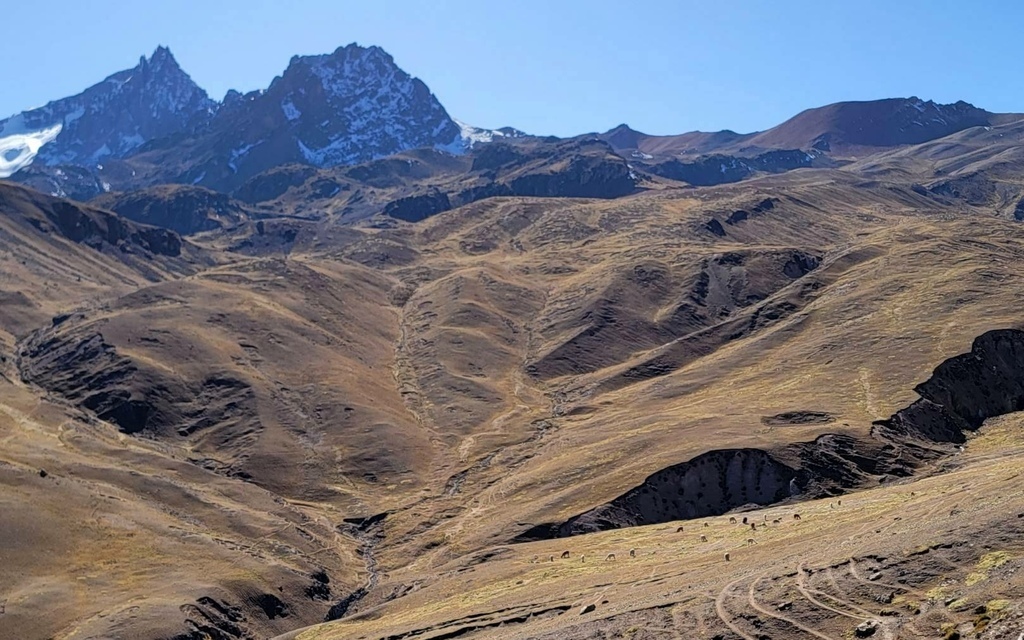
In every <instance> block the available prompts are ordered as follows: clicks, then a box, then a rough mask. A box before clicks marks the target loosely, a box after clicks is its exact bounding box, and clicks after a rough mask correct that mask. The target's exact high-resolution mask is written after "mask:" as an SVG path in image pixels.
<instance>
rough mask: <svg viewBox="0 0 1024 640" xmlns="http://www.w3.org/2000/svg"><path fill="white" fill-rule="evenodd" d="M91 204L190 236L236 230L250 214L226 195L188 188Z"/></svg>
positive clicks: (170, 188) (151, 190) (107, 196)
mask: <svg viewBox="0 0 1024 640" xmlns="http://www.w3.org/2000/svg"><path fill="white" fill-rule="evenodd" d="M92 204H95V205H96V206H99V207H103V208H104V209H110V210H111V211H114V212H115V213H117V214H119V215H122V216H124V217H125V218H128V219H129V220H134V221H136V222H141V223H143V224H148V225H154V226H157V227H163V228H165V229H171V230H172V231H176V232H177V233H179V234H181V235H190V234H193V233H199V232H201V231H211V230H213V229H226V228H231V227H234V226H237V225H238V224H239V223H241V222H242V221H244V220H246V219H248V217H249V212H248V211H246V209H245V208H244V207H242V206H241V205H240V203H238V202H235V201H233V200H232V199H231V198H229V197H228V196H227V195H225V194H222V193H217V192H216V191H211V190H209V189H204V188H202V187H192V186H185V185H164V186H160V187H151V188H148V189H142V190H140V191H132V192H128V193H108V194H104V195H102V196H100V197H98V198H96V199H95V200H93V201H92Z"/></svg>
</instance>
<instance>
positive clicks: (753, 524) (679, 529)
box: [531, 500, 899, 563]
mask: <svg viewBox="0 0 1024 640" xmlns="http://www.w3.org/2000/svg"><path fill="white" fill-rule="evenodd" d="M837 504H838V505H840V506H841V505H842V504H843V501H842V500H838V501H837ZM829 507H830V508H832V509H834V508H835V505H834V504H833V503H831V502H830V503H829ZM793 519H794V520H800V519H801V518H800V514H799V513H794V514H793ZM898 519H899V518H897V520H898ZM781 523H782V519H781V518H775V519H773V520H772V524H781ZM729 524H736V518H735V517H734V516H730V517H729ZM743 524H744V525H746V524H748V518H747V517H746V516H744V517H743ZM749 524H750V530H751V531H757V523H756V522H749ZM704 526H705V527H710V526H711V525H710V524H708V523H707V522H705V523H704ZM762 526H764V527H767V526H768V515H767V514H765V515H764V522H763V524H762ZM682 532H683V527H682V526H679V527H677V528H676V533H682ZM700 541H701V542H707V541H708V537H707V536H706V535H701V536H700ZM752 544H757V540H755V539H753V538H747V545H748V546H749V545H752ZM653 553H654V552H652V554H653ZM570 555H571V554H570V552H569V551H568V550H566V551H563V552H562V555H561V556H560V557H561V558H562V559H563V560H565V559H567V558H569V557H570ZM629 557H630V558H635V557H636V549H630V550H629ZM604 559H605V561H606V562H614V561H615V554H614V553H609V554H608V555H606V556H605V558H604ZM730 560H731V558H730V556H729V554H728V553H726V554H725V561H726V562H729V561H730ZM548 561H549V562H554V561H555V556H553V555H552V556H548ZM586 561H587V556H586V555H585V554H581V555H580V562H581V563H585V562H586ZM531 562H534V563H536V562H539V556H533V560H531Z"/></svg>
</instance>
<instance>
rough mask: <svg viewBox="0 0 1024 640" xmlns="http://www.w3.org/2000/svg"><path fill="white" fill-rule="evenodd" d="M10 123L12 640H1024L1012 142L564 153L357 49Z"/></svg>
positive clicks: (733, 139) (759, 140)
mask: <svg viewBox="0 0 1024 640" xmlns="http://www.w3.org/2000/svg"><path fill="white" fill-rule="evenodd" d="M171 98H173V99H171ZM106 105H111V106H110V108H109V110H108V109H107V107H106ZM155 107H160V108H159V109H155V110H154V108H155ZM79 111H81V113H79ZM147 114H149V115H147ZM0 126H2V127H3V128H2V129H0V154H2V153H5V151H4V149H5V148H6V150H7V151H8V152H11V153H7V154H6V155H4V158H5V160H4V161H5V162H6V163H7V164H6V165H4V166H3V167H0V169H3V170H5V171H6V170H8V169H11V170H12V171H11V173H12V175H11V176H10V177H11V179H12V181H10V182H7V181H4V182H0V445H2V446H0V487H2V489H0V513H2V516H0V640H7V639H10V640H15V639H17V640H25V639H35V638H40V639H43V638H60V639H62V640H86V639H90V638H139V639H141V640H211V639H212V640H266V639H270V638H275V639H277V640H296V639H301V640H314V639H321V640H343V639H344V640H348V639H349V638H358V639H361V640H399V639H407V640H413V639H417V640H442V639H446V638H447V639H450V638H464V639H469V638H513V639H515V638H520V639H523V640H525V639H527V638H539V639H545V640H548V639H550V640H555V639H556V638H557V639H559V640H594V639H604V638H608V639H611V638H629V639H631V640H642V639H648V638H649V639H655V638H669V637H671V638H693V637H697V638H716V639H719V640H736V639H737V638H738V639H739V640H762V639H765V638H799V639H803V638H819V639H828V640H839V639H840V638H857V637H874V638H886V639H892V640H896V639H898V638H899V639H912V640H916V639H924V638H936V637H941V638H945V639H946V640H953V639H955V638H967V637H973V638H980V639H981V640H994V639H996V638H1000V639H1001V638H1015V637H1017V634H1019V628H1018V627H1019V625H1020V623H1021V621H1022V620H1024V604H1022V603H1024V583H1022V581H1021V578H1020V576H1019V575H1018V574H1020V575H1024V572H1022V571H1020V569H1021V568H1022V567H1024V546H1022V545H1021V542H1020V540H1021V534H1022V533H1024V499H1022V498H1021V496H1020V492H1019V491H1017V490H1016V486H1017V484H1018V481H1019V477H1020V474H1021V472H1022V471H1024V435H1022V433H1024V432H1022V430H1021V427H1022V426H1024V418H1022V413H1021V411H1022V410H1024V320H1022V317H1021V312H1020V309H1021V301H1022V294H1021V292H1022V291H1024V274H1022V273H1021V269H1020V264H1021V263H1022V262H1024V243H1022V239H1024V227H1022V226H1021V222H1022V221H1024V156H1022V153H1021V148H1022V147H1021V141H1022V139H1024V120H1020V119H1019V118H1018V117H1017V116H1015V115H1013V114H993V113H990V112H987V111H984V110H982V109H978V108H975V107H973V106H971V105H969V104H967V103H964V102H958V103H955V104H951V105H940V104H935V103H932V102H925V101H921V100H918V99H916V98H909V99H903V98H899V99H892V100H879V101H870V102H856V103H854V102H850V103H839V104H834V105H828V106H825V107H820V108H816V109H810V110H807V111H804V112H802V113H800V114H798V115H796V116H795V117H794V118H791V119H790V120H788V121H786V122H785V123H783V124H781V125H779V126H777V127H775V128H772V129H769V130H767V131H764V132H759V133H753V134H736V133H734V132H731V131H723V132H718V133H701V132H696V133H690V134H683V135H680V136H648V135H646V134H642V133H640V132H637V131H634V130H632V129H630V128H628V127H627V126H625V125H622V126H620V127H617V128H616V129H614V130H612V131H610V132H607V133H605V134H588V135H582V136H577V137H572V138H567V139H559V138H554V137H550V138H540V137H535V136H530V135H527V134H524V133H523V132H520V131H517V130H515V129H512V128H507V127H506V128H502V129H496V130H486V129H480V128H477V127H472V126H470V125H467V124H465V123H461V122H458V121H456V120H455V119H453V118H451V117H450V116H449V114H448V113H447V111H446V110H445V108H444V107H443V106H442V105H441V103H440V101H438V100H437V98H436V97H435V96H433V94H432V93H431V92H430V90H429V89H428V88H427V86H426V85H425V84H424V83H423V82H422V81H420V80H418V79H416V78H414V77H412V76H410V75H409V74H407V73H405V72H404V71H402V70H401V69H400V68H399V67H398V66H397V65H396V64H395V61H394V60H393V59H392V58H391V57H390V56H389V55H388V54H387V53H385V52H384V51H383V50H381V49H379V48H377V47H361V46H359V45H355V44H353V45H349V46H347V47H341V48H339V49H337V50H336V51H334V52H333V53H330V54H326V55H317V56H296V57H294V58H292V60H291V61H290V62H289V64H288V66H287V68H286V69H285V71H284V72H283V73H282V74H281V75H280V76H279V77H278V78H276V79H275V80H274V81H273V82H272V83H271V84H270V85H269V87H268V88H266V89H265V90H261V91H255V92H252V93H249V94H246V95H242V94H238V93H237V92H232V93H229V94H228V96H226V97H225V99H224V100H223V101H221V102H215V101H212V100H210V99H209V98H207V97H206V94H205V93H204V92H202V90H201V89H199V88H198V87H197V86H195V85H194V84H192V82H191V80H190V79H189V78H188V76H187V75H186V74H185V73H184V71H183V70H181V69H180V67H178V65H177V63H176V62H175V61H174V58H173V56H171V54H170V51H169V50H167V49H165V48H160V49H158V50H157V51H156V52H155V53H154V54H153V55H152V56H151V57H148V58H144V59H142V60H141V61H140V63H139V65H138V66H137V67H136V68H134V69H131V70H127V71H124V72H120V73H117V74H114V75H112V76H110V77H109V78H108V79H107V80H106V81H104V82H101V83H99V84H97V85H94V86H93V87H91V88H89V89H87V90H86V91H85V92H83V93H82V94H80V95H77V96H73V97H71V98H66V99H63V100H57V101H54V102H52V103H50V104H49V105H47V106H46V107H44V108H42V109H38V110H31V111H26V112H24V113H23V114H20V115H19V116H15V117H14V118H12V119H8V120H5V121H0ZM15 131H16V132H15ZM4 141H6V142H4ZM4 145H7V146H6V147H5V146H4ZM19 145H20V146H19ZM15 147H17V148H15ZM104 147H106V148H105V150H104V151H103V152H102V153H100V150H103V149H104ZM14 151H16V153H15V152H14ZM26 154H27V155H26ZM29 156H31V157H29ZM15 165H17V166H15ZM72 197H73V198H76V199H71V198H72Z"/></svg>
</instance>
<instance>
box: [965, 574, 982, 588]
mask: <svg viewBox="0 0 1024 640" xmlns="http://www.w3.org/2000/svg"><path fill="white" fill-rule="evenodd" d="M983 580H988V574H987V573H983V572H981V571H975V572H973V573H969V574H967V579H966V580H964V583H965V584H966V585H967V586H968V587H973V586H974V585H976V584H978V583H979V582H981V581H983Z"/></svg>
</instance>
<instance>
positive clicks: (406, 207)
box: [384, 189, 452, 222]
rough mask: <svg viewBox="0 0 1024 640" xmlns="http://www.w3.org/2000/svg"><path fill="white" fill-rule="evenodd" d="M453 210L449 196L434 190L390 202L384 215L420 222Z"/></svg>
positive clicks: (385, 208) (385, 207)
mask: <svg viewBox="0 0 1024 640" xmlns="http://www.w3.org/2000/svg"><path fill="white" fill-rule="evenodd" d="M451 208H452V204H451V202H450V201H449V200H448V194H446V193H444V192H442V191H439V190H437V189H432V190H430V191H428V192H426V193H421V194H418V195H414V196H408V197H405V198H399V199H398V200H394V201H392V202H389V203H388V204H387V205H385V206H384V215H386V216H390V217H392V218H397V219H399V220H405V221H406V222H419V221H420V220H424V219H426V218H429V217H430V216H433V215H437V214H438V213H441V212H443V211H448V210H449V209H451Z"/></svg>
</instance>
